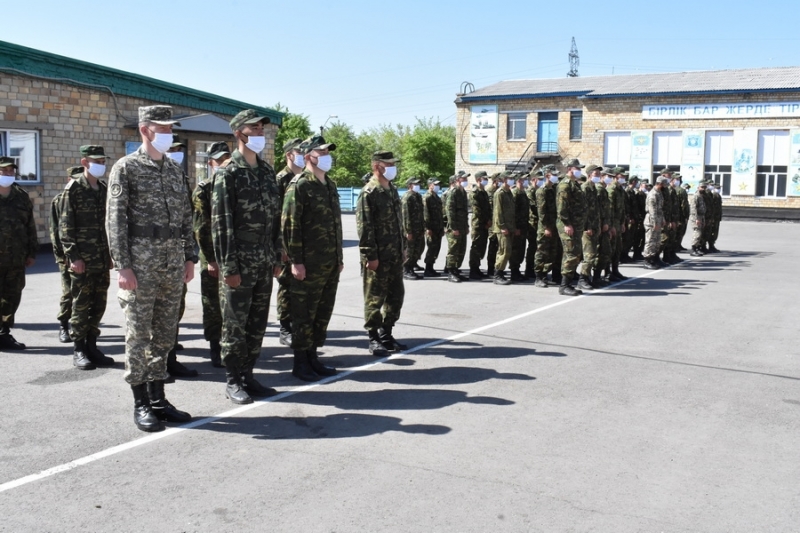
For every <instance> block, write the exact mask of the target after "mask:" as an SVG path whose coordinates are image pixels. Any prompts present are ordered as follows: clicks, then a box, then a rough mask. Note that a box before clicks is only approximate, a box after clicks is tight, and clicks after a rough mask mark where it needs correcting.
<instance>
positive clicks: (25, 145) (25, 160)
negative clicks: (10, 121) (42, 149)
mask: <svg viewBox="0 0 800 533" xmlns="http://www.w3.org/2000/svg"><path fill="white" fill-rule="evenodd" d="M0 155H3V156H6V157H11V158H13V159H14V162H15V163H16V164H17V183H39V182H40V181H41V179H40V177H39V132H38V131H30V130H0Z"/></svg>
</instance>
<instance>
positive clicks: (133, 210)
mask: <svg viewBox="0 0 800 533" xmlns="http://www.w3.org/2000/svg"><path fill="white" fill-rule="evenodd" d="M106 234H107V236H108V244H109V251H110V253H111V259H112V262H113V264H114V268H115V269H116V270H122V269H128V268H129V269H132V270H133V272H134V274H135V275H136V279H137V285H138V286H137V288H136V289H135V290H132V291H129V290H123V289H120V290H119V292H118V296H117V297H118V300H119V302H120V306H121V307H122V310H123V312H124V313H125V375H124V377H125V380H126V381H127V382H128V383H130V384H132V385H139V384H141V383H145V382H148V381H153V380H162V379H166V377H167V353H168V352H169V351H170V350H171V349H172V346H173V345H174V344H175V331H176V328H177V325H178V308H179V306H180V300H181V291H182V290H183V274H184V264H185V262H186V261H190V260H193V259H194V244H195V243H194V238H193V236H192V208H191V205H190V203H189V197H188V194H187V189H186V182H185V181H184V176H183V171H182V170H181V167H180V165H178V164H177V163H175V162H174V161H172V160H171V159H169V158H166V157H165V158H164V159H162V160H159V161H156V160H153V159H152V158H151V157H150V156H149V155H148V154H147V152H146V151H145V149H144V147H140V148H139V149H138V150H137V151H136V152H134V153H132V154H130V155H127V156H125V157H123V158H121V159H119V160H118V161H117V162H116V163H115V164H114V166H113V167H112V168H111V174H110V176H109V180H108V199H107V203H106ZM143 235H150V236H143Z"/></svg>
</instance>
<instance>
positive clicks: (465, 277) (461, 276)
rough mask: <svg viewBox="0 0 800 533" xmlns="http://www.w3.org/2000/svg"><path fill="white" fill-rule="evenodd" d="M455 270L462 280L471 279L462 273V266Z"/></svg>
mask: <svg viewBox="0 0 800 533" xmlns="http://www.w3.org/2000/svg"><path fill="white" fill-rule="evenodd" d="M453 270H454V271H455V273H456V276H458V279H460V280H461V281H469V278H468V277H467V276H465V275H464V274H462V273H461V269H460V268H454V269H453Z"/></svg>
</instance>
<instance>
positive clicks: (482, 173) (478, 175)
mask: <svg viewBox="0 0 800 533" xmlns="http://www.w3.org/2000/svg"><path fill="white" fill-rule="evenodd" d="M488 175H489V174H488V173H486V171H483V170H481V171H478V172H476V173H475V179H476V180H479V179H481V178H485V177H487V176H488Z"/></svg>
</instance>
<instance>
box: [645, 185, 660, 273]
mask: <svg viewBox="0 0 800 533" xmlns="http://www.w3.org/2000/svg"><path fill="white" fill-rule="evenodd" d="M646 209H647V214H646V215H645V217H644V228H645V232H646V233H645V243H644V256H645V257H646V258H650V257H655V256H657V255H658V252H659V247H660V243H661V228H663V227H664V222H665V221H664V197H663V196H662V194H661V192H660V191H659V190H658V189H656V188H655V187H653V189H652V190H651V191H650V192H649V193H647V205H646ZM657 227H658V229H656V228H657Z"/></svg>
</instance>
